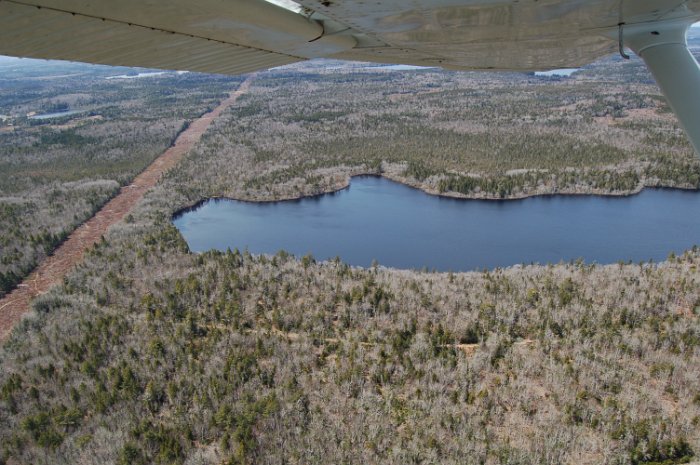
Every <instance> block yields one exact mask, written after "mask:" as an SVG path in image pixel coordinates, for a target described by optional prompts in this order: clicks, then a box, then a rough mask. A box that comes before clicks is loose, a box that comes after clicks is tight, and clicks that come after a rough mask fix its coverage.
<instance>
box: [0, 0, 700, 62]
mask: <svg viewBox="0 0 700 465" xmlns="http://www.w3.org/2000/svg"><path fill="white" fill-rule="evenodd" d="M288 3H289V2H288ZM298 5H299V7H300V8H298V10H299V11H290V10H288V9H285V8H281V7H279V6H277V5H274V4H272V3H269V2H267V1H264V0H196V1H193V0H119V1H108V0H97V1H86V0H0V54H2V55H11V56H21V57H34V58H53V59H64V60H73V61H82V62H89V63H101V64H110V65H124V66H142V67H148V68H162V69H178V70H190V71H203V72H210V73H224V74H238V73H245V72H248V71H253V70H257V69H265V68H269V67H273V66H279V65H283V64H287V63H293V62H296V61H300V60H306V59H309V58H316V57H333V58H340V59H349V60H360V61H374V62H381V63H402V64H414V65H423V66H441V67H445V68H450V69H477V70H478V69H500V70H533V69H547V68H566V67H577V66H581V65H584V64H586V63H588V62H590V61H593V60H595V59H596V58H598V57H601V56H604V55H606V54H609V53H611V52H614V51H615V50H616V49H617V47H618V45H617V44H616V42H615V40H611V37H610V35H611V34H612V36H613V38H614V35H615V33H616V32H615V31H616V30H617V27H618V24H619V23H621V22H623V23H625V24H629V25H631V24H642V23H649V22H654V21H661V20H664V21H667V20H670V19H688V20H689V21H690V22H693V21H695V20H697V19H700V0H612V1H611V0H373V1H369V0H299V1H298Z"/></svg>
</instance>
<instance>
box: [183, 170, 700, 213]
mask: <svg viewBox="0 0 700 465" xmlns="http://www.w3.org/2000/svg"><path fill="white" fill-rule="evenodd" d="M361 177H377V178H384V179H387V180H389V181H393V182H396V183H398V184H401V185H403V186H406V187H411V188H413V189H417V190H420V191H421V192H423V193H425V194H427V195H431V196H434V197H440V198H444V199H453V200H465V201H466V200H481V201H495V202H499V201H500V202H509V201H522V200H527V199H530V198H536V197H557V196H560V197H586V196H589V197H610V198H624V197H633V196H636V195H639V194H641V193H642V192H643V191H644V190H645V189H654V190H657V189H658V190H666V189H667V190H678V191H690V192H700V189H697V188H693V187H683V186H664V185H658V186H653V185H652V186H650V185H642V186H640V187H637V188H635V189H634V190H631V191H618V192H611V191H608V192H605V191H601V192H594V191H589V192H574V191H566V190H562V191H560V192H534V193H530V194H526V193H523V194H517V195H510V196H507V197H496V196H492V195H488V194H484V195H480V194H462V193H460V192H451V191H450V192H439V191H437V190H435V189H432V188H430V187H429V186H426V185H425V184H423V183H420V182H412V181H411V180H410V179H408V178H403V177H400V176H396V175H392V174H388V173H377V172H371V171H367V172H359V173H353V174H351V175H348V176H347V177H346V179H345V180H344V182H342V183H341V184H336V185H335V186H334V187H333V188H331V189H326V190H323V191H321V192H314V193H299V194H293V195H282V196H279V197H275V198H273V199H263V198H237V197H234V196H228V195H213V196H209V197H204V198H201V199H199V200H197V201H195V202H193V203H191V204H189V205H185V206H183V207H181V208H178V209H176V210H175V211H174V212H173V213H172V215H171V217H170V219H171V220H175V219H177V218H179V217H181V216H182V215H184V214H185V213H188V212H191V211H194V210H196V209H197V208H199V207H200V206H202V205H203V204H204V203H206V202H208V201H210V200H235V201H237V202H246V203H257V204H266V203H268V204H273V203H279V202H298V201H302V200H305V199H314V198H319V197H322V196H324V195H333V194H336V193H338V192H341V191H344V190H346V189H349V188H350V184H351V183H352V179H353V178H361Z"/></svg>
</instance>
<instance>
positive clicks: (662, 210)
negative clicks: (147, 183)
mask: <svg viewBox="0 0 700 465" xmlns="http://www.w3.org/2000/svg"><path fill="white" fill-rule="evenodd" d="M173 223H174V224H175V226H176V227H177V228H178V229H179V230H180V232H181V233H182V235H183V236H184V238H185V240H186V241H187V243H188V244H189V247H190V249H191V250H192V251H194V252H202V251H206V250H210V249H218V250H226V248H229V247H230V248H231V249H234V248H238V249H240V250H243V249H246V248H247V249H248V250H249V251H250V252H251V253H256V254H259V253H266V254H274V253H276V252H277V251H279V250H281V249H284V250H286V251H287V252H290V253H293V254H295V255H297V256H302V255H305V254H307V253H311V254H313V256H314V257H315V258H316V259H318V260H323V259H329V258H333V257H336V256H339V257H341V259H342V260H343V261H344V262H346V263H349V264H351V265H357V266H365V267H366V266H370V264H371V263H372V261H373V260H377V262H378V263H379V264H380V265H384V266H389V267H396V268H416V269H419V268H424V267H426V268H428V269H436V270H442V271H447V270H453V271H465V270H475V269H483V268H495V267H505V266H510V265H514V264H520V263H525V264H528V263H558V262H560V261H562V260H563V261H569V260H573V259H577V258H579V257H581V258H583V259H585V261H586V262H597V263H615V262H618V261H620V260H624V261H628V260H632V261H633V262H639V261H647V260H649V259H652V260H654V261H661V260H664V259H666V257H667V256H668V254H669V252H671V251H675V252H681V251H683V250H686V249H689V248H691V247H692V246H693V245H695V244H700V193H697V192H690V191H682V190H673V189H645V190H644V191H642V193H641V194H639V195H635V196H630V197H602V196H548V197H532V198H528V199H524V200H503V201H500V200H498V201H496V200H462V199H450V198H444V197H437V196H431V195H428V194H426V193H424V192H422V191H420V190H417V189H413V188H411V187H407V186H404V185H402V184H399V183H396V182H393V181H389V180H387V179H384V178H379V177H370V176H363V177H356V178H353V179H352V182H351V185H350V187H349V188H348V189H345V190H342V191H339V192H336V193H334V194H325V195H321V196H318V197H313V198H305V199H301V200H293V201H283V202H273V203H253V202H242V201H237V200H228V199H216V200H209V201H206V202H204V203H202V204H201V205H199V206H197V207H196V208H194V209H191V210H189V211H185V212H183V213H181V214H180V215H177V216H176V217H175V218H174V219H173Z"/></svg>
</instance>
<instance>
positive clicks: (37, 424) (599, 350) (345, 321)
mask: <svg viewBox="0 0 700 465" xmlns="http://www.w3.org/2000/svg"><path fill="white" fill-rule="evenodd" d="M617 75H621V76H623V77H624V79H623V78H620V77H616V76H617ZM191 78H192V79H197V80H199V79H201V82H200V81H198V82H200V84H201V85H202V86H203V87H204V88H206V83H207V78H204V77H196V76H192V77H191ZM158 79H160V78H158ZM168 79H180V78H178V77H173V76H171V77H169V78H168ZM212 79H213V80H214V81H213V82H214V83H217V82H218V83H219V85H220V86H221V87H219V88H218V89H220V90H219V92H220V93H223V92H228V91H231V90H233V89H235V87H236V81H225V80H222V81H217V80H216V79H218V78H212ZM221 79H223V78H221ZM135 81H138V80H135ZM140 82H141V81H139V82H132V81H129V85H135V86H141V85H143V86H147V87H149V88H151V89H155V88H158V86H156V85H155V83H154V84H141V83H140ZM143 82H146V81H145V80H144V81H143ZM160 85H164V84H163V83H161V84H160ZM160 85H159V86H160ZM172 85H176V84H172ZM198 85H199V84H198ZM212 85H213V84H212ZM151 86H153V87H151ZM127 87H128V86H127ZM193 88H198V89H201V88H200V87H197V86H194V84H193ZM631 88H634V92H631V91H630V92H628V91H629V90H630V89H631ZM120 92H122V90H120ZM192 92H195V91H194V90H193V91H192ZM202 92H203V91H202ZM195 93H196V92H195ZM173 94H175V95H181V94H182V93H180V92H173ZM146 95H148V94H147V93H146ZM200 98H201V100H198V101H199V102H200V104H201V105H202V106H203V107H204V106H206V105H207V104H209V103H208V102H209V101H208V100H207V99H205V98H204V97H202V96H201V95H200ZM212 99H213V100H215V99H214V97H213V96H212ZM135 100H139V99H137V98H135ZM176 102H177V101H176ZM136 104H137V103H136V102H132V103H131V105H136ZM139 104H143V103H139ZM174 104H175V103H174ZM13 105H22V104H21V103H16V104H13ZM70 108H73V106H72V104H71V106H70ZM158 108H159V109H158ZM175 108H176V109H177V108H179V109H180V110H177V111H184V110H185V109H186V108H188V107H187V106H186V105H183V106H180V105H179V104H178V105H175ZM156 109H158V110H157V111H159V112H161V113H160V116H156V114H155V113H154V116H153V120H152V123H153V124H156V123H155V121H156V119H157V118H160V117H163V115H170V118H171V119H169V120H168V121H171V122H172V124H171V125H170V126H167V125H166V126H167V127H169V128H170V132H169V133H168V131H166V130H163V131H161V132H157V134H160V135H161V136H162V137H163V139H164V141H165V142H164V143H165V144H166V145H167V141H168V140H172V137H173V136H174V135H175V134H176V133H177V130H178V129H179V128H180V127H181V124H183V122H184V121H186V120H187V118H185V116H188V115H191V114H192V113H186V114H185V113H178V112H177V111H176V110H173V112H172V113H171V112H170V111H169V110H168V105H165V104H164V106H162V107H158V106H156ZM156 109H154V110H148V111H154V112H156ZM190 110H191V111H192V112H193V113H194V114H197V111H198V110H197V108H194V109H190ZM199 110H201V107H200V109H199ZM143 111H147V109H146V108H144V109H143ZM5 112H8V111H7V110H6V109H4V107H3V110H2V111H1V112H0V113H5ZM22 112H25V110H24V109H23V110H22ZM25 114H26V113H25ZM114 118H117V119H118V118H119V116H114ZM20 124H23V123H21V122H20ZM26 124H27V125H28V126H31V123H29V122H27V123H26ZM90 124H93V123H90ZM94 124H97V123H94ZM100 124H102V123H100ZM114 124H115V126H108V127H119V126H118V125H119V124H122V123H119V122H117V123H114ZM124 124H126V123H124ZM98 126H99V125H98ZM90 127H92V126H87V125H86V127H85V128H83V127H81V128H80V130H77V129H76V130H75V134H76V136H79V137H85V138H87V137H91V138H95V139H96V140H95V142H94V143H95V144H105V145H104V146H109V144H115V143H116V142H115V141H113V140H111V137H107V134H111V133H112V132H114V133H115V134H116V135H115V137H116V139H118V140H121V139H122V138H121V137H120V134H123V133H122V132H120V131H114V130H108V129H107V128H108V127H105V128H103V129H102V130H101V131H98V130H97V129H98V128H95V131H94V132H93V131H88V128H90ZM126 127H129V126H126ZM143 127H148V124H147V123H144V122H142V125H139V124H135V123H134V126H133V127H132V129H131V131H133V132H136V133H137V134H138V133H139V132H138V131H140V130H141V128H143ZM26 130H27V131H30V129H29V128H27V129H26ZM50 130H51V131H54V129H50ZM22 131H23V130H22ZM147 133H148V131H146V130H145V129H144V130H143V134H147ZM166 133H167V136H168V137H166ZM489 135H491V136H489ZM26 137H27V138H28V139H27V140H30V138H34V137H37V136H36V135H32V136H29V135H28V136H26ZM154 137H155V136H154ZM71 138H72V136H71V137H69V138H68V139H66V141H68V140H70V139H71ZM103 139H104V140H103ZM146 139H147V140H151V139H149V138H146ZM32 140H34V139H32ZM36 140H39V141H41V140H42V139H36ZM47 140H48V141H50V140H52V138H51V137H49V138H48V139H47ZM123 140H125V141H130V140H131V139H129V138H127V137H124V138H123ZM154 140H161V139H158V138H154ZM73 142H75V140H73V141H71V142H67V143H73ZM61 143H63V142H61ZM8 144H9V145H12V146H13V147H17V150H19V151H18V152H17V153H18V154H19V155H16V156H17V157H24V158H26V159H28V160H32V159H35V160H36V162H35V163H36V164H37V165H36V166H37V170H36V171H39V170H38V167H39V166H41V164H42V163H45V162H46V160H47V159H50V158H51V156H53V155H52V154H53V153H54V152H53V151H42V150H40V147H41V146H38V147H34V146H33V144H34V142H32V143H31V144H30V143H29V142H28V143H27V145H26V148H24V149H23V148H22V147H23V146H21V145H17V144H16V143H14V142H12V143H10V142H8ZM136 145H138V144H136ZM136 145H134V146H128V147H125V148H124V152H125V153H130V154H132V155H131V156H133V157H135V158H133V159H132V161H133V160H142V162H143V163H147V161H146V160H147V159H148V156H150V155H148V156H147V155H145V153H146V152H139V151H138V150H137V147H136ZM145 145H146V146H150V147H153V152H148V153H153V156H155V155H157V153H155V152H157V150H155V148H157V144H155V143H154V144H153V145H148V144H145ZM88 146H90V144H88ZM13 150H14V149H13ZM86 150H91V149H86ZM690 150H691V149H690V147H689V145H688V144H687V142H686V141H685V139H684V138H683V136H682V133H681V132H680V130H679V128H678V126H677V123H676V122H675V120H674V119H673V117H672V115H670V114H669V113H668V111H667V109H666V108H665V105H664V103H663V100H661V98H660V97H659V95H658V92H657V91H656V89H655V88H654V86H653V85H652V83H651V81H650V78H649V77H648V75H646V74H645V73H644V72H643V71H642V70H641V69H640V66H639V62H638V61H632V62H630V63H622V62H620V61H619V60H614V59H607V60H605V61H602V62H599V63H595V64H593V65H590V66H588V67H586V68H584V69H583V70H581V71H580V72H578V73H574V75H572V77H571V78H550V77H540V76H536V75H529V74H505V75H499V74H469V73H450V72H439V71H437V70H419V71H412V72H394V71H391V72H390V71H387V70H382V69H381V68H378V69H373V68H372V67H370V68H367V67H366V66H365V65H347V66H343V67H341V68H333V67H331V66H329V65H328V64H326V63H324V64H321V65H319V64H317V63H311V64H308V65H296V66H292V67H290V68H283V69H278V70H272V71H269V72H266V73H260V74H259V75H258V76H257V77H256V80H255V81H254V83H253V85H252V86H251V88H250V91H249V93H247V94H245V95H244V96H242V97H241V98H240V99H239V101H238V103H237V104H236V105H235V106H234V107H232V108H230V109H229V110H228V111H227V112H226V113H224V114H223V115H222V116H221V117H220V118H219V119H218V120H216V121H214V123H213V125H212V127H211V128H210V130H209V132H207V133H206V134H205V135H204V136H203V138H202V140H201V142H200V145H199V146H198V147H197V148H196V149H195V150H193V151H192V152H190V153H189V154H188V156H187V157H186V158H185V160H183V162H181V163H180V164H179V165H178V166H176V167H175V168H174V169H173V170H172V171H171V172H169V173H168V175H166V176H165V177H164V178H163V179H162V180H161V182H160V183H159V184H158V185H157V186H156V187H155V188H154V189H152V190H151V191H150V192H149V193H147V195H146V197H145V198H144V200H143V201H142V202H141V203H140V204H139V205H138V206H137V208H136V209H135V210H134V211H132V212H131V214H130V215H128V216H127V218H126V219H125V221H123V222H121V223H119V224H117V225H116V226H115V227H113V228H112V229H111V230H110V231H109V233H108V234H107V235H106V236H105V237H104V239H103V240H102V241H101V243H99V244H98V245H97V246H95V247H94V248H92V249H91V250H89V251H88V253H87V254H86V256H85V259H84V261H83V263H82V264H81V265H79V266H78V267H77V268H76V269H75V270H74V271H73V272H71V273H70V274H69V275H68V276H66V277H65V278H64V279H63V282H62V283H61V284H60V285H58V286H56V287H54V288H53V289H52V290H51V291H49V292H48V293H47V294H45V295H43V296H41V297H39V298H37V299H36V300H35V302H34V303H33V310H32V312H31V313H30V314H29V315H28V316H27V317H26V318H25V319H24V320H23V321H22V322H21V323H20V324H19V325H18V326H17V327H15V329H14V331H13V332H12V334H11V336H10V338H9V339H8V340H7V341H6V342H5V343H4V345H3V346H2V348H0V366H1V367H2V369H1V370H0V464H30V463H51V464H64V463H65V464H69V463H70V464H73V463H82V464H91V463H95V464H97V463H99V464H103V463H115V464H147V463H157V464H187V465H194V464H210V463H216V464H220V463H226V464H243V463H246V464H248V463H265V464H283V463H284V464H290V463H300V464H301V463H304V464H307V463H318V464H321V463H323V464H325V463H348V464H350V463H358V464H359V463H396V464H399V463H400V464H406V463H441V464H452V463H453V464H457V463H459V464H465V463H466V464H562V463H568V464H610V465H623V464H625V465H642V464H647V465H649V464H657V465H658V464H666V465H671V464H680V463H689V462H690V461H692V460H695V459H696V456H697V455H698V454H700V377H698V372H699V371H700V286H699V280H700V275H699V274H698V266H700V250H698V249H697V248H695V249H692V250H689V251H687V252H684V253H681V254H678V255H675V254H674V255H670V256H669V257H668V260H666V261H664V262H662V263H650V262H642V263H618V264H612V265H598V264H594V263H587V262H585V261H584V260H577V261H574V262H570V263H559V264H549V265H548V264H543V265H528V266H515V267H511V268H507V269H495V270H484V271H481V272H467V273H432V272H427V271H416V270H395V269H388V268H384V267H381V266H372V267H369V268H355V267H350V266H348V265H346V264H344V263H342V261H340V260H331V261H326V262H321V261H317V260H316V259H314V257H313V256H311V255H307V256H304V257H294V256H291V255H290V254H288V253H286V252H285V251H279V252H278V253H277V254H275V255H260V256H258V255H252V254H250V253H249V252H247V251H246V250H245V248H244V247H240V248H236V249H234V250H226V251H210V252H206V253H202V254H193V253H190V252H189V250H188V248H187V244H186V243H185V241H184V240H183V239H182V237H181V236H180V234H179V233H178V231H177V229H176V228H175V227H174V226H173V225H172V223H171V221H170V220H171V218H172V215H173V214H174V213H175V212H177V211H179V210H180V209H182V208H185V207H187V206H190V205H193V204H195V203H197V202H198V201H200V200H202V199H203V198H206V197H211V196H230V197H235V198H241V199H248V200H275V199H282V198H293V197H298V196H300V195H307V194H310V193H319V192H326V191H330V190H334V189H338V188H341V187H342V186H344V185H346V183H347V179H348V177H349V176H351V175H353V174H360V173H365V172H373V173H379V174H382V175H385V176H388V177H392V178H396V179H399V180H402V182H406V183H408V184H411V185H415V186H416V187H419V188H422V189H424V190H426V191H429V192H431V193H443V194H452V195H469V196H476V197H478V196H488V197H515V196H518V195H521V194H522V195H532V194H545V193H553V192H605V193H607V194H616V195H619V194H623V193H630V192H634V191H636V190H638V189H640V188H642V187H643V186H655V185H665V186H673V187H682V188H697V187H698V186H697V183H698V181H697V178H696V177H694V176H696V174H695V173H697V172H698V164H697V161H696V160H695V159H694V158H692V153H691V151H690ZM68 152H69V150H68V149H65V152H62V151H61V148H60V147H58V148H57V150H56V152H55V153H56V154H57V155H56V156H61V153H66V154H67V153H68ZM4 153H5V152H3V154H4ZM77 153H80V152H77ZM85 153H86V154H87V153H88V152H85ZM92 153H95V154H99V155H95V158H97V160H96V166H98V167H99V168H95V170H96V171H97V172H98V173H99V174H96V173H92V174H91V173H90V172H85V174H80V178H79V179H76V178H71V177H70V176H69V174H70V173H72V171H70V170H69V171H70V172H69V173H68V174H65V176H66V177H65V178H60V176H61V175H60V174H56V176H57V177H56V178H55V179H53V180H51V181H50V182H51V183H54V182H55V183H61V184H60V185H61V186H63V185H68V187H65V189H66V191H67V192H69V193H70V194H60V193H59V194H56V195H58V196H59V197H57V198H58V199H60V198H61V197H60V195H73V196H75V197H74V198H75V199H77V198H80V199H81V202H84V203H83V204H81V205H85V208H86V209H87V208H95V207H94V206H92V203H91V200H90V199H91V198H92V197H90V194H89V192H92V191H91V190H90V189H92V190H97V189H102V190H103V191H104V194H102V195H104V196H105V197H109V195H113V192H114V190H112V191H110V189H118V187H119V186H120V185H123V184H124V183H126V182H128V179H129V176H133V173H134V172H136V171H138V169H137V168H134V171H119V170H117V169H115V170H113V171H110V170H111V169H112V168H111V167H109V166H108V167H107V168H105V165H103V164H100V163H98V162H99V161H100V160H101V159H100V155H103V154H104V153H103V152H102V151H101V150H96V151H95V152H92ZM139 154H141V155H139ZM421 154H422V155H421ZM65 156H66V157H70V155H65ZM76 156H78V155H76ZM0 159H1V158H0ZM3 163H5V165H2V166H3V167H4V166H12V163H13V160H6V159H5V161H3ZM86 163H87V162H86ZM87 164H88V165H89V163H87ZM124 166H125V165H124ZM15 169H17V171H16V173H20V172H23V173H24V174H23V175H20V174H16V175H12V176H6V173H10V171H5V168H3V170H2V176H3V177H4V178H5V177H6V178H8V179H6V180H4V181H3V182H4V183H6V184H2V185H3V186H8V187H5V188H4V189H7V190H5V191H3V195H5V196H6V197H3V199H2V201H3V202H5V203H9V202H10V201H9V200H7V198H9V197H10V196H17V197H18V198H19V199H20V200H21V201H23V202H24V201H26V200H25V199H27V198H30V197H29V195H30V192H34V188H37V189H40V188H42V186H44V185H45V184H44V183H45V181H43V178H41V177H36V176H32V173H30V172H29V170H28V169H27V171H21V170H22V169H23V168H22V165H21V164H17V168H15ZM101 170H104V171H101ZM13 173H15V172H14V171H13ZM59 173H60V171H59ZM104 173H110V174H109V175H107V174H104ZM130 173H131V174H130ZM22 176H24V177H22ZM474 180H477V181H474ZM69 183H74V184H69ZM12 186H24V187H22V188H24V189H26V190H24V191H23V190H21V189H20V188H19V187H12ZM12 189H15V190H12ZM49 189H53V188H52V187H50V188H49ZM80 189H83V191H81V190H80ZM39 192H41V191H40V190H39ZM47 192H51V191H47ZM100 192H102V191H100ZM93 195H97V194H93ZM45 197H51V196H38V198H37V200H32V201H34V202H36V203H37V207H36V209H37V211H38V212H39V213H37V215H39V216H42V213H41V211H42V209H48V208H50V207H49V206H48V205H49V203H47V204H42V203H40V202H44V198H45ZM100 198H101V197H100ZM20 200H18V202H19V201H20ZM46 201H47V202H49V199H48V198H47V199H46ZM74 202H75V201H71V202H69V204H70V205H73V203H74ZM54 203H61V201H60V200H54ZM94 205H96V206H97V205H99V201H96V202H95V203H94ZM3 208H10V207H3ZM19 212H21V210H19V209H18V210H15V211H14V213H13V212H10V211H8V212H7V213H6V214H7V215H8V216H10V217H12V216H13V215H16V214H19ZM69 214H70V215H74V212H73V211H70V212H69ZM44 216H48V215H45V214H44ZM57 216H59V217H61V218H65V216H66V212H65V211H64V212H63V213H58V214H57ZM3 224H5V223H4V222H3ZM35 224H40V223H35V222H34V221H33V220H27V222H26V223H24V224H19V225H17V226H14V227H15V228H17V229H21V228H25V229H24V231H25V232H24V233H22V234H24V236H27V237H28V236H29V233H31V234H34V235H35V236H36V234H37V233H40V232H41V230H40V229H39V230H33V229H32V227H33V225H35ZM47 231H50V230H49V229H48V227H47ZM52 234H53V233H52ZM5 235H6V233H5V232H4V231H3V232H2V237H4V236H5ZM13 237H19V236H13ZM14 240H15V241H16V243H17V244H19V243H20V239H14ZM59 240H60V239H59ZM4 250H6V248H5V247H3V251H4ZM44 250H45V249H44Z"/></svg>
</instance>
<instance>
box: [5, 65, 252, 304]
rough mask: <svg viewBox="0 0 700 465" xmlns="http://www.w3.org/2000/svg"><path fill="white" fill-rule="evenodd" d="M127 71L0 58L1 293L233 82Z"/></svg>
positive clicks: (219, 96) (186, 75)
mask: <svg viewBox="0 0 700 465" xmlns="http://www.w3.org/2000/svg"><path fill="white" fill-rule="evenodd" d="M25 63H26V64H25ZM132 71H133V70H130V69H128V68H111V67H107V66H87V65H82V64H77V63H61V62H48V63H43V62H39V61H32V60H21V61H20V60H14V61H12V60H10V61H8V62H0V115H3V116H5V118H4V119H2V120H0V173H2V174H1V175H0V297H2V295H4V294H5V293H6V292H8V291H9V290H11V289H12V288H14V287H15V286H16V285H17V284H18V283H19V282H20V281H21V280H22V278H23V277H24V276H26V275H27V274H28V273H29V272H31V270H32V269H33V268H34V267H35V266H36V265H37V263H39V262H40V261H41V260H42V259H43V258H44V257H46V256H47V255H49V254H51V252H52V251H53V250H54V249H55V248H56V247H57V246H58V244H60V243H61V242H62V241H63V240H65V238H66V237H67V236H68V234H70V233H71V232H72V231H73V230H74V229H75V228H76V227H77V226H78V225H79V224H81V223H83V222H84V221H85V220H87V219H88V218H90V217H91V216H92V215H93V214H94V213H95V212H96V211H98V210H99V209H100V207H102V205H104V204H105V203H106V202H107V201H108V200H109V199H110V198H111V197H113V196H114V195H116V193H117V192H119V188H120V187H123V186H125V185H128V184H129V182H130V180H131V179H133V177H134V176H136V175H137V174H138V173H140V172H141V171H142V170H143V169H144V168H145V167H146V166H147V165H148V164H149V163H150V162H151V161H152V160H153V159H154V158H155V157H157V156H158V155H160V154H161V153H162V152H163V151H164V150H165V149H166V148H167V147H168V146H169V145H170V144H171V143H172V141H173V140H174V139H175V137H176V136H177V134H178V133H179V132H180V131H181V130H182V129H183V127H185V125H186V124H187V122H188V121H190V120H192V119H193V118H196V117H198V116H199V115H201V114H202V113H205V112H206V111H207V110H209V109H210V108H212V107H214V106H215V105H216V104H217V103H218V102H219V101H220V100H221V99H222V98H223V97H224V96H225V95H226V94H227V92H228V91H230V90H231V88H233V87H235V85H236V83H237V82H240V78H238V77H233V78H232V77H221V76H203V75H197V74H190V73H188V74H176V73H169V74H167V75H163V76H158V77H151V78H144V79H112V77H113V76H115V75H116V76H119V75H126V73H127V72H132ZM51 76H57V77H55V78H51ZM67 111H74V112H76V113H72V114H66V115H61V114H60V113H62V112H67ZM57 112H58V114H57V115H56V116H55V117H49V118H43V119H34V117H35V116H36V115H44V114H52V113H57ZM28 115H32V116H28Z"/></svg>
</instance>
